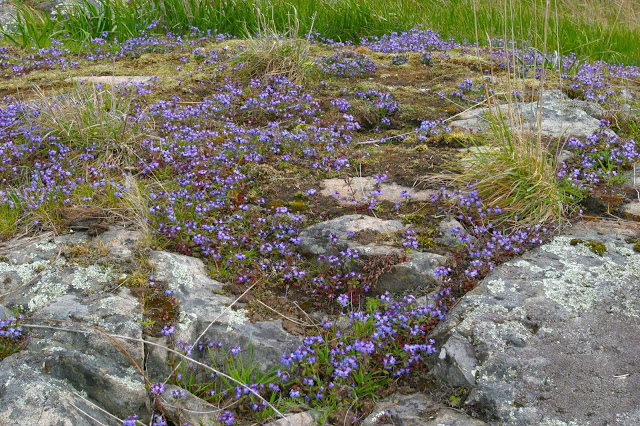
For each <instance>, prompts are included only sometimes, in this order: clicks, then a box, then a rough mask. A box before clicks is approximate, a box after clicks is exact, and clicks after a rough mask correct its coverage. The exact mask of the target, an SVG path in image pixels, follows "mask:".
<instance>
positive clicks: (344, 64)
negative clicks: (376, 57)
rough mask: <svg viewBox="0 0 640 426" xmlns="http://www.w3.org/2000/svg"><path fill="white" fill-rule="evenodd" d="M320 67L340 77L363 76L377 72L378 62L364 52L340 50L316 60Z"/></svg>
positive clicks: (325, 71)
mask: <svg viewBox="0 0 640 426" xmlns="http://www.w3.org/2000/svg"><path fill="white" fill-rule="evenodd" d="M315 63H316V65H317V66H318V68H319V69H320V70H321V71H322V72H324V73H326V74H330V75H335V76H338V77H362V76H367V75H370V74H373V73H375V72H376V69H377V68H376V64H375V63H374V62H373V61H372V60H371V59H369V58H368V57H367V55H365V54H364V53H357V52H355V51H353V50H348V49H346V50H340V51H339V52H336V53H334V54H333V55H331V56H322V57H320V58H319V59H316V61H315Z"/></svg>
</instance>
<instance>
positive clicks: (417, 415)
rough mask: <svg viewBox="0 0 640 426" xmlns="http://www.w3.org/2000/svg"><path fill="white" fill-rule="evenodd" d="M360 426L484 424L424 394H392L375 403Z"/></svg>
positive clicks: (468, 425) (457, 425)
mask: <svg viewBox="0 0 640 426" xmlns="http://www.w3.org/2000/svg"><path fill="white" fill-rule="evenodd" d="M362 424H363V426H374V425H380V426H391V425H393V426H438V425H447V426H481V425H486V424H487V423H485V422H483V421H480V420H478V419H474V418H471V417H469V416H468V415H466V414H464V413H461V412H459V411H456V410H453V409H451V408H447V407H444V406H443V405H441V404H438V403H437V402H435V401H433V400H432V399H431V398H429V397H428V396H427V395H425V394H421V393H414V394H411V395H401V394H394V395H391V396H389V397H387V398H384V399H381V400H380V401H378V402H377V403H376V405H375V407H374V408H373V412H372V413H371V414H370V415H369V416H368V417H367V418H366V419H365V420H364V422H363V423H362Z"/></svg>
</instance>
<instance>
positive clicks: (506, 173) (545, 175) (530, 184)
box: [461, 117, 577, 225]
mask: <svg viewBox="0 0 640 426" xmlns="http://www.w3.org/2000/svg"><path fill="white" fill-rule="evenodd" d="M491 130H492V132H491V140H492V141H493V142H494V143H493V144H488V145H482V146H479V145H476V146H475V147H474V148H475V149H474V150H473V151H472V156H471V158H470V159H468V160H466V161H464V162H463V167H464V170H463V173H462V176H461V180H463V181H464V182H470V183H472V184H473V188H474V189H475V190H477V191H478V195H479V196H480V198H482V199H483V200H484V201H485V202H486V203H487V204H488V205H491V206H497V207H499V208H500V210H501V211H502V217H503V218H504V219H506V220H509V221H512V222H518V223H519V224H523V225H532V224H536V223H558V222H560V221H561V220H562V218H563V217H566V215H567V214H568V213H569V211H570V209H571V206H572V205H573V204H575V202H576V201H577V199H576V195H577V194H576V193H575V191H570V190H569V189H568V188H567V187H566V186H565V185H562V184H561V183H560V182H559V181H558V178H557V176H558V168H557V165H556V162H555V158H554V156H553V155H552V154H551V153H550V152H549V150H548V149H547V148H546V147H545V146H544V145H543V143H542V142H541V141H540V140H539V139H538V138H537V137H536V135H533V134H529V133H526V132H524V131H522V132H520V131H513V130H512V129H510V128H509V127H508V125H507V124H506V122H505V119H504V118H502V117H499V118H497V117H493V119H492V123H491Z"/></svg>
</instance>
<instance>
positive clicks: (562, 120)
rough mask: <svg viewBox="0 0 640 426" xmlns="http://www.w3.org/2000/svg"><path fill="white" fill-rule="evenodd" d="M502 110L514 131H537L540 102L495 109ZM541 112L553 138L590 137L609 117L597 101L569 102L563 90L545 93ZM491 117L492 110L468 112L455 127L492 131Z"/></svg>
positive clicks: (544, 127)
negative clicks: (512, 119)
mask: <svg viewBox="0 0 640 426" xmlns="http://www.w3.org/2000/svg"><path fill="white" fill-rule="evenodd" d="M509 108H512V110H513V112H514V116H515V117H514V118H515V120H514V121H515V122H513V123H511V122H509V120H510V116H509ZM498 111H500V113H501V114H502V115H503V116H504V118H505V122H506V123H507V124H509V126H510V127H511V128H512V129H514V130H516V131H519V130H520V129H524V130H525V131H528V132H531V133H536V132H537V122H538V112H539V111H540V105H539V103H538V102H515V103H513V104H512V105H511V106H509V105H499V106H495V107H493V108H492V112H493V113H494V114H496V113H497V112H498ZM541 112H542V115H541V117H542V119H541V127H540V131H541V133H542V135H543V136H550V137H553V138H560V137H569V136H573V137H586V136H589V135H590V134H592V133H594V132H595V131H597V130H599V128H600V127H599V126H600V120H599V119H600V118H602V117H604V116H606V112H605V110H604V109H603V108H602V107H601V106H600V105H598V104H596V103H594V102H587V101H580V100H575V99H569V98H568V97H567V96H566V95H565V94H564V93H563V92H562V91H560V90H549V91H546V92H544V94H543V95H542V109H541ZM488 114H489V109H488V108H476V109H473V110H469V111H465V112H463V113H462V114H460V115H458V117H457V119H456V120H455V121H452V122H451V126H452V127H458V128H463V129H468V130H472V131H483V130H486V129H488V128H489V124H490V121H489V120H488V119H487V115H488ZM498 120H499V118H498Z"/></svg>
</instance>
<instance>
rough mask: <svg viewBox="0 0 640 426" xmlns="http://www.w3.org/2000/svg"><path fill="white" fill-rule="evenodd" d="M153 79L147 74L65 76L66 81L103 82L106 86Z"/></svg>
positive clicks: (147, 81)
mask: <svg viewBox="0 0 640 426" xmlns="http://www.w3.org/2000/svg"><path fill="white" fill-rule="evenodd" d="M151 80H153V77H151V76H147V75H114V76H111V75H104V76H87V77H72V78H67V79H66V80H65V81H67V82H76V81H77V82H82V83H94V84H104V85H108V86H119V85H126V84H132V83H137V84H142V83H149V82H150V81H151Z"/></svg>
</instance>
